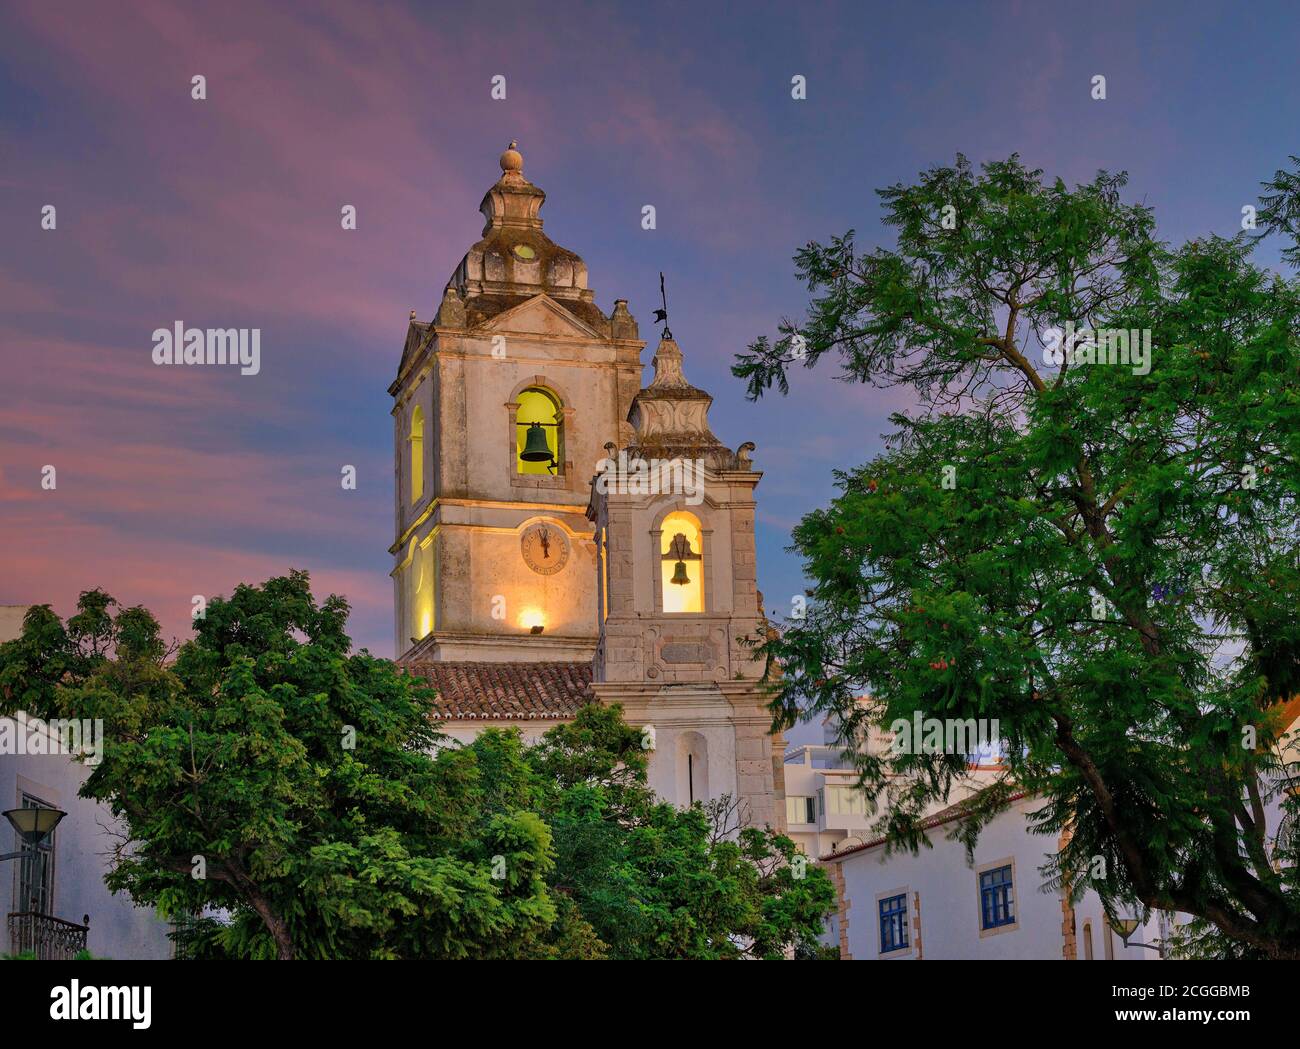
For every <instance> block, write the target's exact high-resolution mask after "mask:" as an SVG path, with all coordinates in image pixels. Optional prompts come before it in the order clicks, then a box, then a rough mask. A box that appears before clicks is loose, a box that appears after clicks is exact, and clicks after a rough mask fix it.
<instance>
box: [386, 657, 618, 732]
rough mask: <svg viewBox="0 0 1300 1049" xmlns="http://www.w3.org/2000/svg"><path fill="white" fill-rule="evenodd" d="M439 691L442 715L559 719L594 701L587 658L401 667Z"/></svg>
mask: <svg viewBox="0 0 1300 1049" xmlns="http://www.w3.org/2000/svg"><path fill="white" fill-rule="evenodd" d="M406 670H407V672H408V673H410V674H413V675H414V676H416V677H420V678H423V679H424V680H425V681H427V682H429V684H431V685H432V686H433V687H434V688H435V689H437V691H438V698H437V699H436V700H434V710H435V711H436V712H437V716H438V717H439V719H446V720H453V721H458V720H470V721H481V720H494V719H506V720H519V721H528V720H536V719H539V718H540V719H547V718H551V719H555V720H564V719H568V718H572V717H573V716H574V715H576V714H577V713H578V709H579V708H580V707H583V706H586V705H587V704H588V703H593V702H595V696H594V695H593V694H592V691H591V664H590V663H458V662H445V663H443V662H424V663H415V664H411V665H409V666H407V667H406Z"/></svg>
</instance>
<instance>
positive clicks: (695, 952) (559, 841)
mask: <svg viewBox="0 0 1300 1049" xmlns="http://www.w3.org/2000/svg"><path fill="white" fill-rule="evenodd" d="M642 740H643V737H642V734H641V732H640V731H639V730H638V729H635V728H633V727H631V726H629V725H627V723H626V722H624V721H623V716H622V711H621V709H620V708H619V707H617V706H613V707H599V706H590V707H585V708H583V709H582V710H581V711H579V713H578V716H577V718H576V719H575V720H574V721H573V722H572V723H571V724H566V725H559V726H557V727H555V728H553V729H551V730H550V731H548V732H547V733H546V735H545V736H544V737H543V738H542V740H541V741H540V742H539V744H538V745H537V746H535V747H533V748H531V749H530V751H529V761H530V763H531V764H532V767H533V769H534V770H535V772H536V774H537V779H538V784H539V811H540V812H541V813H542V815H543V817H544V818H545V819H546V821H547V823H548V824H549V825H550V827H551V829H552V832H553V834H554V837H555V857H556V863H555V868H554V870H553V871H552V873H551V875H550V883H551V885H552V887H553V888H554V889H555V891H556V893H557V896H558V897H559V898H563V899H566V900H569V901H571V902H572V905H573V906H574V908H575V909H576V912H578V913H579V914H580V915H581V917H582V919H583V920H585V921H586V922H588V923H590V925H591V927H592V929H593V930H594V932H595V935H596V936H597V937H599V939H600V941H601V944H602V947H603V951H604V953H605V954H606V955H607V956H608V957H612V958H741V957H754V958H779V957H783V956H784V955H785V953H786V952H787V951H789V950H796V949H807V948H808V947H809V945H811V944H815V942H816V938H817V936H818V934H819V933H820V932H821V930H822V923H823V921H824V920H825V917H826V914H827V913H828V912H829V911H830V909H831V908H832V907H833V906H834V903H835V891H834V888H833V887H832V886H831V883H830V879H829V878H828V877H827V876H826V873H825V871H823V870H821V869H820V868H818V867H815V866H811V865H809V864H808V863H807V862H806V860H805V858H804V857H803V856H800V855H797V853H796V849H795V844H794V842H793V841H791V840H790V839H789V838H787V837H785V836H784V835H775V834H772V833H770V832H768V831H766V830H763V829H759V828H756V827H736V826H732V827H730V828H728V833H725V834H719V833H716V832H715V830H716V828H715V821H714V820H713V818H712V813H711V811H710V810H709V809H706V808H705V807H704V806H702V805H700V804H696V805H693V806H691V807H690V808H687V809H678V808H675V807H674V806H672V805H668V804H665V803H663V802H661V801H659V800H658V799H657V798H656V796H655V794H654V792H653V791H652V790H651V789H650V788H649V786H648V785H647V782H646V771H647V764H648V762H647V752H646V751H645V750H644V749H643V744H642ZM719 804H720V805H721V806H722V807H725V806H726V800H725V799H722V800H721V802H720V803H719Z"/></svg>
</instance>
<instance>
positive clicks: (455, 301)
mask: <svg viewBox="0 0 1300 1049" xmlns="http://www.w3.org/2000/svg"><path fill="white" fill-rule="evenodd" d="M433 323H434V325H435V326H437V327H439V328H463V327H465V304H464V303H463V302H461V301H460V296H459V295H458V294H457V293H456V289H455V288H454V287H451V286H448V288H447V289H446V290H445V291H444V292H443V293H442V305H440V306H439V307H438V315H437V316H436V317H434V319H433Z"/></svg>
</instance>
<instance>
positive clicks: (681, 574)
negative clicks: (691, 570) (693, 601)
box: [668, 561, 691, 586]
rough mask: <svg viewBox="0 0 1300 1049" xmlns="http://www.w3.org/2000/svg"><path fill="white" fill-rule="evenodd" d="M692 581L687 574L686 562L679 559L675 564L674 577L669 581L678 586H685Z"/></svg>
mask: <svg viewBox="0 0 1300 1049" xmlns="http://www.w3.org/2000/svg"><path fill="white" fill-rule="evenodd" d="M690 581H691V577H690V576H688V575H687V574H686V562H685V561H678V562H677V564H676V565H674V566H673V577H672V578H671V579H670V580H668V582H670V583H675V584H676V585H677V586H685V585H686V584H687V583H689V582H690Z"/></svg>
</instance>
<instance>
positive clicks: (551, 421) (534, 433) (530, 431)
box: [515, 386, 564, 475]
mask: <svg viewBox="0 0 1300 1049" xmlns="http://www.w3.org/2000/svg"><path fill="white" fill-rule="evenodd" d="M518 402H519V407H518V408H517V409H516V410H515V470H516V471H517V472H518V473H521V474H546V475H552V474H556V473H559V470H560V464H561V461H562V460H561V456H560V449H561V448H563V447H564V441H563V438H564V434H563V427H564V413H563V412H562V411H561V410H560V402H559V400H558V399H557V398H556V397H555V395H554V394H553V393H551V391H550V390H544V389H542V388H541V387H540V386H534V387H531V388H529V389H527V390H524V391H523V392H522V393H521V394H519V397H518Z"/></svg>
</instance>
